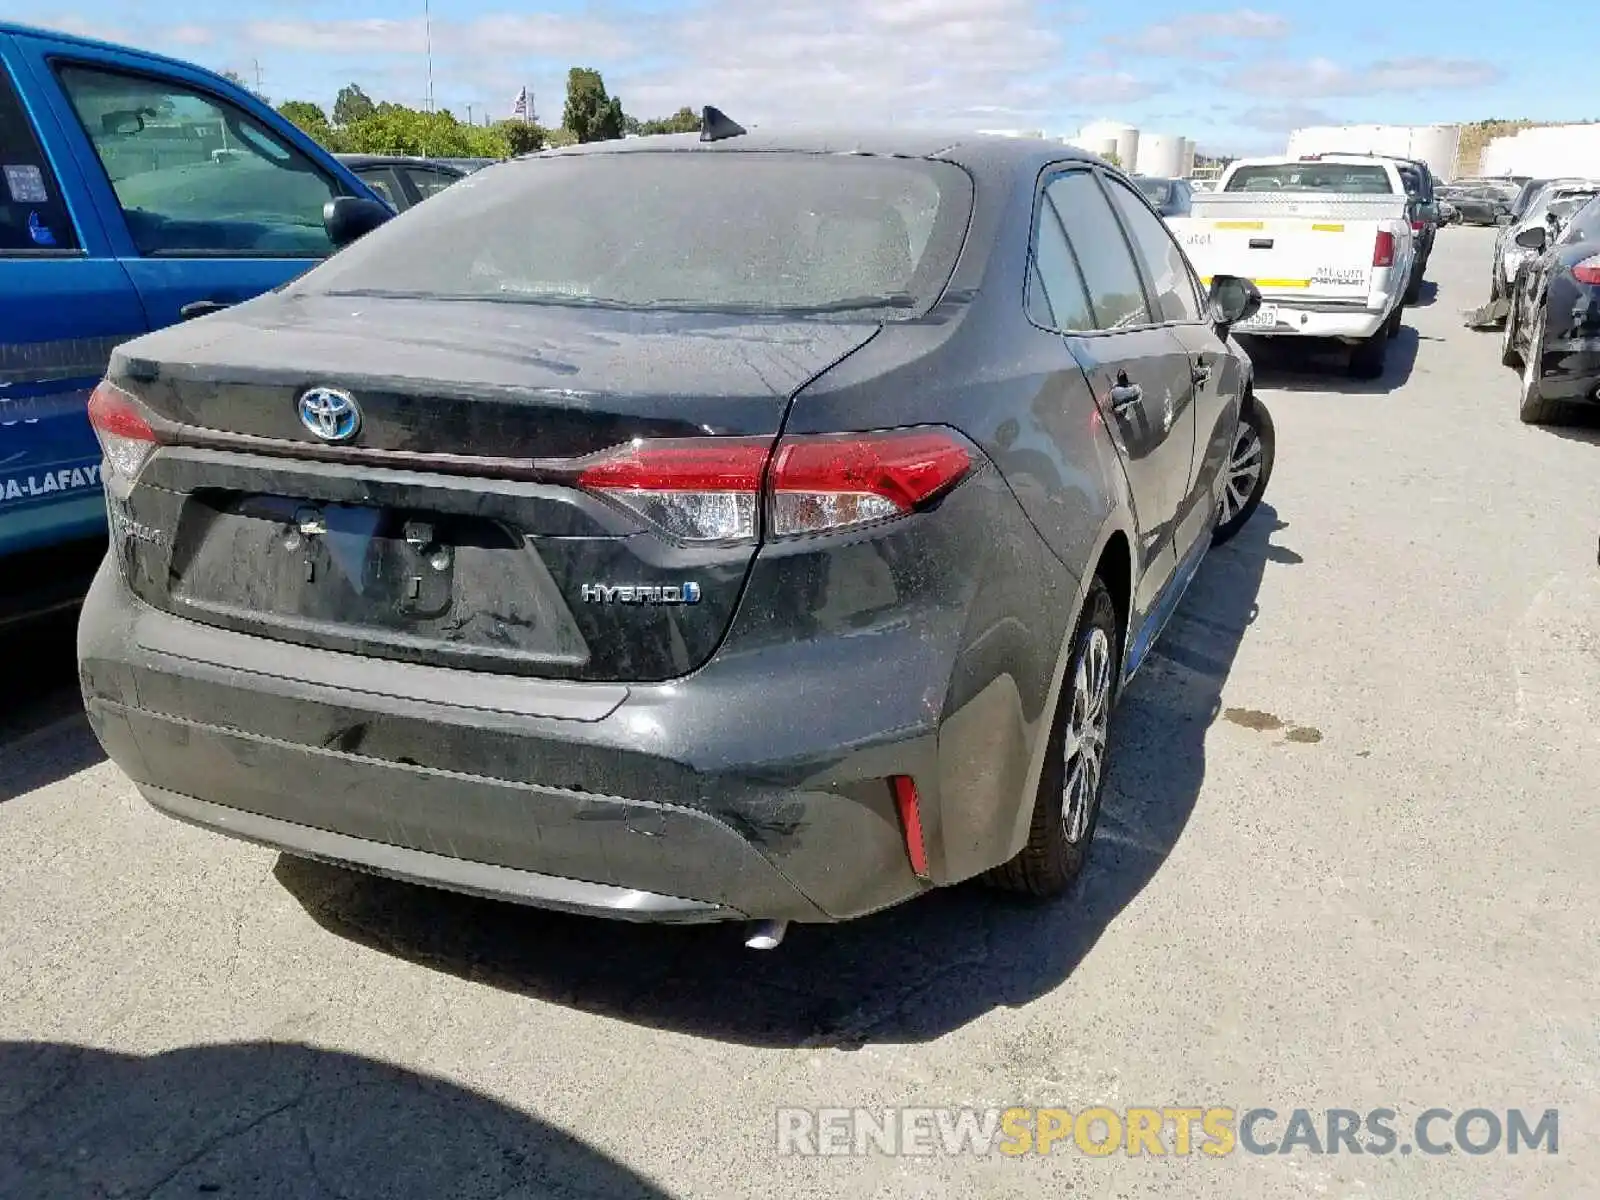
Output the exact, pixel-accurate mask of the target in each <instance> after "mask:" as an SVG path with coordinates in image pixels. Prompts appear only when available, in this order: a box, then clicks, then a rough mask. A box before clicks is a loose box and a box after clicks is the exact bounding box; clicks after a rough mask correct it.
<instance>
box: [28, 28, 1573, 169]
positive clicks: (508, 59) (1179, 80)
mask: <svg viewBox="0 0 1600 1200" xmlns="http://www.w3.org/2000/svg"><path fill="white" fill-rule="evenodd" d="M17 2H18V0H8V3H7V8H8V9H9V8H10V7H11V5H12V4H14V3H17ZM20 3H21V5H22V10H21V11H20V12H18V13H16V14H15V15H16V16H17V17H19V18H20V19H21V20H23V21H25V22H29V23H33V24H39V25H46V26H52V27H55V28H60V29H67V30H69V31H72V32H77V33H87V34H92V35H94V36H97V37H102V38H106V39H109V40H112V41H118V42H125V43H128V44H131V45H137V46H141V47H146V48H149V49H154V50H160V51H162V52H165V53H168V54H172V55H175V56H177V57H180V58H185V59H188V60H191V61H194V62H198V63H201V64H202V65H205V66H208V67H212V68H214V69H219V70H228V69H231V70H235V71H238V72H239V73H240V74H241V75H243V76H244V77H245V78H246V80H247V81H250V82H251V83H252V84H254V82H255V81H256V80H257V79H259V81H260V86H259V90H260V91H262V92H263V93H264V94H266V95H267V96H268V97H269V98H271V99H272V101H273V102H274V103H278V102H281V101H283V100H286V99H297V100H312V101H315V102H317V103H320V104H323V105H324V106H329V105H331V102H332V100H333V97H334V95H335V93H336V92H337V91H338V90H339V88H340V87H342V86H343V85H344V84H346V83H350V82H356V83H359V84H360V85H361V86H362V88H363V89H364V90H365V91H366V92H367V93H368V94H369V95H371V96H372V97H373V98H374V99H376V100H392V101H395V102H397V103H403V104H410V105H414V106H421V105H422V104H423V103H424V102H425V100H426V98H427V96H428V61H429V55H428V54H427V52H426V50H427V46H428V42H429V38H430V35H431V45H432V56H431V58H432V69H433V97H434V102H435V104H436V106H438V107H440V108H448V109H450V110H451V111H452V112H454V113H455V114H456V115H457V116H458V117H461V118H463V119H465V118H466V117H467V114H468V111H469V108H470V111H471V113H472V115H473V117H475V118H477V119H480V120H481V118H482V116H483V114H484V113H485V112H486V111H487V112H489V113H491V114H492V115H493V116H495V117H497V118H498V117H505V116H509V115H510V110H511V105H512V102H513V100H514V98H515V96H516V94H517V92H518V89H520V88H522V87H524V86H526V87H527V88H529V90H530V91H531V92H532V94H533V97H534V104H535V107H536V110H537V113H538V116H539V117H540V119H541V120H544V121H545V122H547V123H559V121H560V117H561V101H562V98H563V96H564V91H565V78H566V72H567V69H568V68H569V67H572V66H589V67H595V68H597V69H599V70H600V71H601V72H602V73H603V74H604V76H605V80H606V84H607V86H608V88H609V89H610V91H611V92H612V94H614V95H620V96H621V97H622V101H623V105H624V108H625V109H626V110H627V111H628V112H629V113H631V114H632V115H634V116H637V117H640V118H649V117H652V116H661V115H665V114H668V113H670V112H672V111H674V110H676V109H677V108H679V107H681V106H684V105H689V106H691V107H695V108H698V107H699V106H700V105H703V104H715V105H717V106H718V107H720V108H722V109H723V110H724V111H726V112H727V113H728V114H729V115H730V116H732V117H733V118H734V119H736V120H738V121H741V122H743V123H745V124H767V125H788V124H796V123H824V124H838V123H840V122H846V123H860V124H869V125H884V124H895V125H904V126H918V125H920V126H929V127H934V126H936V127H941V128H944V127H948V128H974V129H1028V130H1041V131H1043V132H1046V133H1049V134H1062V135H1070V134H1073V133H1075V132H1077V130H1078V129H1079V128H1080V127H1081V126H1083V125H1085V124H1087V123H1089V122H1091V121H1095V120H1119V121H1126V122H1128V123H1129V124H1132V125H1135V126H1138V127H1139V128H1140V129H1142V130H1145V131H1148V132H1155V133H1171V134H1179V135H1182V136H1185V137H1189V138H1192V139H1194V140H1195V141H1196V142H1197V143H1198V144H1199V146H1200V149H1201V150H1202V151H1203V152H1211V153H1218V152H1222V153H1233V154H1238V153H1250V152H1273V151H1281V150H1282V149H1283V148H1284V146H1285V135H1286V134H1287V132H1288V131H1289V130H1290V129H1294V128H1297V127H1299V126H1302V125H1312V124H1346V123H1355V122H1378V123H1390V124H1430V123H1434V122H1452V121H1470V120H1481V119H1486V118H1491V117H1498V118H1510V117H1528V118H1531V119H1534V120H1547V121H1562V120H1581V119H1584V118H1588V117H1600V111H1597V110H1600V89H1596V88H1595V87H1594V86H1593V85H1592V83H1591V82H1590V81H1591V80H1592V78H1593V76H1592V73H1591V72H1592V64H1591V62H1590V59H1591V58H1592V53H1593V51H1592V46H1591V45H1590V44H1589V39H1586V38H1574V39H1570V40H1569V41H1567V42H1566V44H1563V43H1562V40H1561V39H1559V38H1556V39H1551V38H1550V36H1549V33H1550V30H1551V29H1552V28H1553V27H1559V26H1560V25H1562V24H1566V25H1568V26H1571V25H1572V22H1573V17H1572V14H1573V12H1574V11H1575V10H1574V9H1573V8H1572V6H1571V4H1570V3H1563V4H1561V5H1560V6H1559V7H1558V6H1557V5H1556V3H1555V2H1554V0H1520V2H1519V3H1517V4H1515V5H1505V4H1503V3H1499V2H1495V3H1491V2H1490V0H1400V2H1395V0H1387V2H1378V0H1331V2H1327V3H1317V4H1313V3H1311V2H1310V0H1296V2H1295V3H1270V2H1267V0H1255V2H1254V3H1253V4H1251V5H1250V6H1249V7H1236V8H1230V7H1227V6H1226V5H1222V6H1216V5H1206V4H1204V3H1200V4H1195V3H1181V2H1173V0H1151V2H1147V3H1142V4H1137V5H1133V4H1120V5H1115V4H1101V5H1089V4H1085V3H1081V2H1079V0H586V2H580V0H543V2H542V3H538V4H536V5H514V4H511V3H508V2H507V0H389V2H387V3H384V2H380V0H232V2H231V3H229V4H227V5H226V6H223V5H218V4H217V3H215V0H211V2H210V3H205V2H203V0H164V2H163V3H161V4H159V5H152V4H150V3H148V0H53V2H52V3H49V4H44V3H38V0H20ZM30 3H33V4H35V5H36V7H34V8H33V9H32V10H30V9H29V7H28V6H29V5H30ZM425 3H428V4H431V10H430V11H428V13H427V19H426V20H425V16H424V13H425V10H424V5H425ZM1508 11H1510V12H1511V13H1512V16H1511V17H1510V18H1508V17H1507V15H1506V14H1507V12H1508ZM8 15H11V14H8Z"/></svg>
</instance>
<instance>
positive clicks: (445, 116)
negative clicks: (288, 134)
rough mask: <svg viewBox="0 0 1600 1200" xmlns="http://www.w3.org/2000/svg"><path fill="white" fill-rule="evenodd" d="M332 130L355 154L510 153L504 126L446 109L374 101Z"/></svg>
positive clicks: (458, 155)
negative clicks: (367, 110)
mask: <svg viewBox="0 0 1600 1200" xmlns="http://www.w3.org/2000/svg"><path fill="white" fill-rule="evenodd" d="M335 132H336V133H337V135H338V142H339V147H340V149H342V150H347V151H350V152H352V153H356V154H411V155H420V156H424V157H427V156H432V157H435V158H506V157H508V156H509V155H510V153H511V146H510V143H509V141H508V140H507V138H506V135H505V133H504V126H495V127H493V128H490V129H484V128H482V127H481V126H478V125H468V124H466V123H465V122H463V121H458V120H456V118H455V115H454V114H453V113H451V112H449V111H448V110H441V111H439V112H431V113H430V112H422V111H420V110H418V109H415V108H407V107H405V105H403V104H389V103H383V104H379V105H376V106H374V108H373V110H372V112H371V113H370V114H369V115H368V116H365V117H362V118H361V119H359V120H356V121H352V122H351V123H350V124H349V125H348V126H346V127H345V128H344V129H342V130H337V131H335Z"/></svg>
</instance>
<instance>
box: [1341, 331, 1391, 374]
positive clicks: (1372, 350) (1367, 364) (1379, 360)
mask: <svg viewBox="0 0 1600 1200" xmlns="http://www.w3.org/2000/svg"><path fill="white" fill-rule="evenodd" d="M1388 361H1389V335H1388V333H1387V332H1385V331H1384V330H1382V329H1380V330H1378V332H1377V333H1375V334H1373V335H1372V336H1371V337H1369V338H1368V339H1367V340H1366V341H1364V342H1361V343H1359V344H1358V345H1357V346H1356V348H1355V349H1354V350H1352V351H1351V352H1350V374H1351V375H1352V376H1353V377H1354V378H1356V379H1379V378H1382V376H1383V368H1384V366H1385V365H1386V364H1387V363H1388Z"/></svg>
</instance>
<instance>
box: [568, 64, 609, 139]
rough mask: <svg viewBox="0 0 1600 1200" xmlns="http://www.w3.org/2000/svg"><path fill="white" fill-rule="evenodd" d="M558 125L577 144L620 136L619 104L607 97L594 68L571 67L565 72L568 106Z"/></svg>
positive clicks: (597, 72) (603, 81) (603, 85)
mask: <svg viewBox="0 0 1600 1200" xmlns="http://www.w3.org/2000/svg"><path fill="white" fill-rule="evenodd" d="M561 124H562V125H563V126H564V127H565V128H566V129H568V130H569V131H570V132H571V133H572V135H573V136H574V137H575V138H576V139H577V140H578V141H580V142H604V141H609V140H610V139H612V138H619V137H621V136H622V134H623V124H624V117H623V113H622V101H621V100H620V99H619V98H617V97H615V96H610V95H607V94H606V84H605V80H604V79H602V78H601V77H600V72H599V71H596V70H595V69H594V68H593V67H573V68H572V70H570V71H568V72H567V103H566V107H565V108H564V109H563V110H562V114H561Z"/></svg>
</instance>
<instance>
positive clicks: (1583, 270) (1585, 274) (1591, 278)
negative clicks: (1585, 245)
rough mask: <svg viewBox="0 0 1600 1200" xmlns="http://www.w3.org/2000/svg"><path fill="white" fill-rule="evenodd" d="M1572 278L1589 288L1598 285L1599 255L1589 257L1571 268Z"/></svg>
mask: <svg viewBox="0 0 1600 1200" xmlns="http://www.w3.org/2000/svg"><path fill="white" fill-rule="evenodd" d="M1572 277H1573V278H1574V279H1576V280H1577V281H1578V282H1579V283H1582V284H1587V285H1589V286H1590V287H1593V286H1595V285H1597V284H1600V254H1595V255H1591V256H1590V257H1589V258H1586V259H1584V260H1583V261H1582V262H1581V263H1579V264H1578V265H1577V266H1575V267H1573V268H1572Z"/></svg>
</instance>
